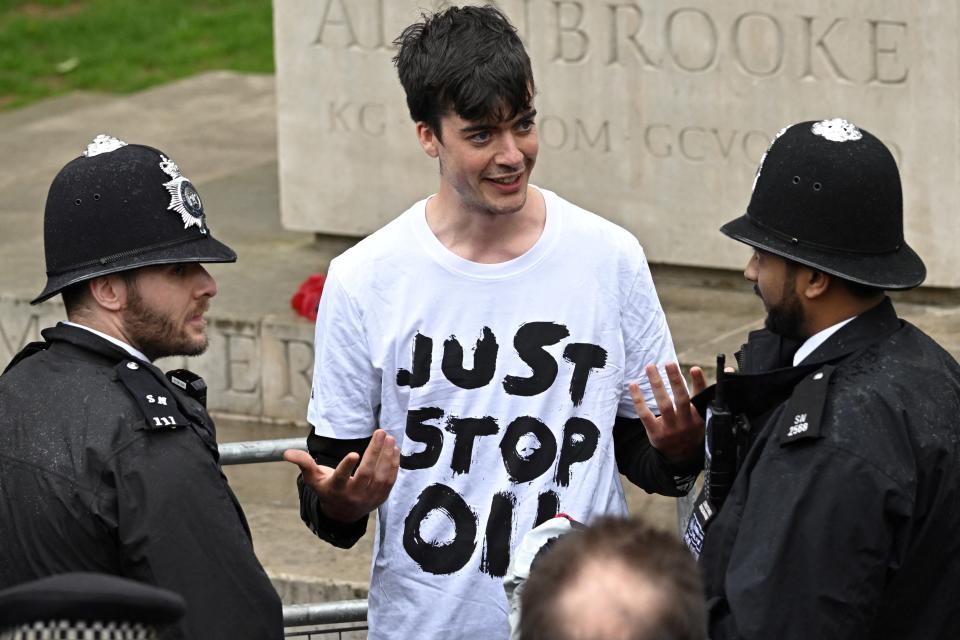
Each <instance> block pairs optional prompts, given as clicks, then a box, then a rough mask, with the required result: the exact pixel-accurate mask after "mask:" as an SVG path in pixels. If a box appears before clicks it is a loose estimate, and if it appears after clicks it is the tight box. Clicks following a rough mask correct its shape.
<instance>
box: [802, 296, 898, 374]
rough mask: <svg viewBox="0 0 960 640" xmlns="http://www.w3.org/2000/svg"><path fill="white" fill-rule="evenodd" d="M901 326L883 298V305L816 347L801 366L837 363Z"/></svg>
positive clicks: (888, 299)
mask: <svg viewBox="0 0 960 640" xmlns="http://www.w3.org/2000/svg"><path fill="white" fill-rule="evenodd" d="M901 326H902V323H901V321H900V319H899V318H897V311H896V309H894V308H893V302H892V301H891V300H890V298H889V297H886V296H884V298H883V302H881V303H880V304H878V305H877V306H875V307H873V308H872V309H869V310H867V311H864V312H863V313H861V314H860V315H859V316H857V317H856V318H854V319H853V320H852V321H851V322H848V323H847V324H846V325H844V326H843V327H841V328H840V329H839V330H838V331H837V332H836V333H834V334H833V335H832V336H830V337H829V338H828V339H827V340H826V341H825V342H824V343H823V344H821V345H820V346H819V347H817V348H816V349H815V350H814V351H813V353H811V354H810V355H809V356H807V358H806V360H805V361H804V364H808V363H809V364H811V365H818V364H822V363H826V362H831V361H834V360H837V359H839V358H842V357H843V356H846V355H848V354H850V353H853V352H854V351H858V350H860V349H862V348H864V347H867V346H869V345H871V344H874V343H875V342H878V341H879V340H881V339H883V338H885V337H887V336H889V335H890V334H892V333H893V332H894V331H896V330H897V329H899V328H900V327H901Z"/></svg>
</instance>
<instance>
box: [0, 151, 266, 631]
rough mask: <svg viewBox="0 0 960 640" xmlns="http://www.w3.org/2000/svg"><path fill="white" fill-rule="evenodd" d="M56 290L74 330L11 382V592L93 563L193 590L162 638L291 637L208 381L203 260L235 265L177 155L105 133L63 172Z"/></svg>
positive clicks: (35, 355)
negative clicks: (230, 481) (172, 363)
mask: <svg viewBox="0 0 960 640" xmlns="http://www.w3.org/2000/svg"><path fill="white" fill-rule="evenodd" d="M44 243H45V251H46V264H47V276H48V279H47V286H46V288H45V289H44V290H43V292H42V293H41V294H40V295H39V296H38V297H37V298H36V300H34V303H37V302H40V301H42V300H46V299H47V298H50V297H51V296H53V295H56V294H58V293H59V294H60V295H62V296H63V300H64V305H65V307H66V311H67V317H68V319H69V321H68V322H65V323H59V324H57V325H56V326H55V327H52V328H48V329H45V330H44V331H43V332H42V334H43V338H44V341H43V342H39V343H33V344H30V345H28V346H27V347H26V348H25V349H24V350H23V351H21V352H20V353H19V354H18V355H17V356H16V357H15V358H14V359H13V361H12V362H11V363H10V365H9V366H8V367H7V370H6V371H5V372H4V374H3V375H2V376H0V588H4V587H9V586H12V585H15V584H17V583H21V582H26V581H29V580H32V579H35V578H39V577H42V576H46V575H50V574H56V573H62V572H68V571H89V572H100V573H110V574H115V575H118V576H125V577H128V578H132V579H135V580H138V581H142V582H146V583H150V584H153V585H157V586H159V587H164V588H167V589H170V590H172V591H174V592H175V593H178V594H180V595H181V596H183V598H184V599H185V600H186V603H187V606H188V610H187V614H186V615H185V616H184V618H183V619H182V620H181V621H180V622H179V623H178V624H177V625H176V626H175V627H173V628H172V629H171V630H170V631H169V632H167V633H166V634H165V635H164V636H163V637H165V638H205V639H210V638H230V639H236V638H257V639H260V638H279V637H282V633H283V629H282V622H281V608H280V602H279V598H278V597H277V594H276V592H275V591H274V589H273V587H272V586H271V584H270V581H269V579H268V578H267V575H266V573H265V572H264V570H263V568H262V567H261V565H260V563H259V562H258V560H257V558H256V556H255V555H254V553H253V546H252V542H251V537H250V530H249V528H248V526H247V522H246V519H245V518H244V514H243V511H242V509H241V508H240V505H239V503H238V502H237V499H236V497H235V496H234V495H233V492H232V491H231V490H230V487H229V486H228V485H227V481H226V478H225V477H224V475H223V473H222V472H221V470H220V467H219V464H218V455H217V443H216V438H215V431H214V425H213V422H212V421H211V419H210V416H209V415H208V414H207V412H206V409H205V407H204V400H205V394H204V390H205V386H204V385H203V381H202V380H200V379H199V378H197V377H196V376H193V375H192V374H189V373H188V372H186V371H177V372H174V373H173V374H171V375H170V377H168V376H166V375H164V374H163V373H162V372H161V371H160V370H159V369H157V368H156V367H155V366H154V365H153V364H151V363H152V361H153V360H155V359H156V358H160V357H164V356H172V355H197V354H199V353H201V352H202V351H203V350H204V349H205V348H206V346H207V337H206V333H205V320H204V313H205V312H206V311H207V308H208V307H209V304H210V299H211V298H212V297H213V296H214V295H216V292H217V286H216V283H215V282H214V280H213V278H212V277H211V276H210V275H209V274H208V273H207V271H206V270H205V269H204V268H203V267H202V266H201V264H200V263H204V262H234V261H235V260H236V254H235V253H234V252H233V250H231V249H230V248H229V247H227V246H226V245H224V244H222V243H220V242H218V241H217V240H215V239H214V238H213V237H212V236H211V234H210V231H209V229H208V227H207V219H206V214H205V211H204V208H203V202H202V200H201V199H200V196H199V194H198V193H197V191H196V189H195V188H194V186H193V185H192V184H191V182H190V181H189V180H188V179H187V178H186V177H185V176H184V175H183V174H182V173H181V171H180V168H179V167H178V166H177V164H176V163H175V162H174V161H173V160H172V159H171V158H170V157H169V156H167V155H166V154H164V153H162V152H161V151H158V150H157V149H153V148H151V147H147V146H142V145H136V144H127V143H125V142H123V141H121V140H118V139H116V138H111V137H109V136H98V137H97V138H96V139H95V140H94V141H93V143H91V144H90V145H89V146H88V147H87V150H86V152H85V153H84V154H83V155H82V156H81V157H79V158H76V159H75V160H73V161H71V162H70V163H68V164H67V165H66V166H65V167H64V168H63V169H62V170H61V171H60V173H59V174H58V175H57V176H56V178H54V180H53V183H52V184H51V186H50V191H49V194H48V197H47V204H46V212H45V216H44Z"/></svg>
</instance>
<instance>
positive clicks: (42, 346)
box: [3, 341, 50, 373]
mask: <svg viewBox="0 0 960 640" xmlns="http://www.w3.org/2000/svg"><path fill="white" fill-rule="evenodd" d="M49 346H50V343H49V342H42V341H41V342H31V343H30V344H28V345H27V346H25V347H24V348H23V349H21V350H20V353H18V354H17V355H15V356H13V360H11V361H10V364H8V365H7V368H6V369H4V370H3V373H6V372H7V371H10V369H13V368H14V367H15V366H17V365H18V364H20V363H21V362H23V361H24V360H26V359H27V358H29V357H30V356H32V355H34V354H35V353H40V352H41V351H46V350H47V347H49Z"/></svg>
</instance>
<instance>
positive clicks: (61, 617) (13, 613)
mask: <svg viewBox="0 0 960 640" xmlns="http://www.w3.org/2000/svg"><path fill="white" fill-rule="evenodd" d="M186 609H187V607H186V603H185V602H184V600H183V598H182V597H181V596H180V595H179V594H176V593H174V592H172V591H169V590H167V589H161V588H160V587H156V586H153V585H149V584H144V583H141V582H134V581H133V580H129V579H127V578H121V577H119V576H113V575H107V574H102V573H62V574H57V575H52V576H47V577H45V578H40V579H38V580H34V581H32V582H27V583H25V584H20V585H17V586H13V587H9V588H7V589H4V590H3V591H0V630H3V629H7V628H11V627H17V626H19V625H24V624H31V623H44V622H48V621H63V622H67V623H77V622H88V623H100V624H104V623H108V622H129V623H137V624H142V625H150V626H151V627H165V626H166V625H170V624H173V623H174V622H176V621H178V620H179V619H180V618H182V617H183V614H184V613H185V612H186ZM50 633H51V634H52V635H49V636H42V637H51V638H52V637H57V638H60V637H64V638H66V637H77V638H80V637H84V638H85V637H88V636H87V635H79V634H78V635H76V636H73V635H67V634H64V635H62V636H61V635H60V634H54V633H53V630H51V631H50ZM37 637H41V636H37ZM89 637H93V636H92V635H90V636H89ZM96 637H97V638H100V637H103V638H107V637H112V636H107V635H106V634H104V635H103V636H100V635H97V636H96Z"/></svg>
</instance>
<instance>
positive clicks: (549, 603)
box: [518, 517, 707, 640]
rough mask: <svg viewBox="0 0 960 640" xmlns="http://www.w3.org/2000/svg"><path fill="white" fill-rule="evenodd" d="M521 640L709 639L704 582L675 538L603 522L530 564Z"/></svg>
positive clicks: (631, 523)
mask: <svg viewBox="0 0 960 640" xmlns="http://www.w3.org/2000/svg"><path fill="white" fill-rule="evenodd" d="M520 602H521V607H520V624H519V629H518V632H519V633H518V638H519V639H520V640H706V638H707V613H706V604H705V603H704V598H703V581H702V580H701V578H700V570H699V568H698V567H697V563H696V561H695V560H694V558H693V556H691V555H690V552H689V551H688V550H687V548H686V547H684V546H683V544H681V542H680V541H679V540H677V538H676V536H675V535H672V534H669V533H666V532H664V531H659V530H657V529H654V528H653V527H651V526H650V525H649V524H647V523H645V522H644V521H643V520H641V519H639V518H630V519H625V518H614V517H604V518H601V519H599V520H596V521H595V522H594V523H593V524H592V525H591V526H589V527H586V528H583V529H575V530H573V531H571V532H570V533H566V534H564V535H563V536H561V537H560V538H558V539H557V540H556V542H554V543H553V544H552V545H551V546H550V547H549V548H547V549H545V550H543V551H542V552H541V553H540V554H538V555H537V557H536V558H535V559H534V561H533V565H532V566H531V568H530V577H529V578H527V580H526V582H525V584H524V588H523V593H522V595H521V597H520Z"/></svg>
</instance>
